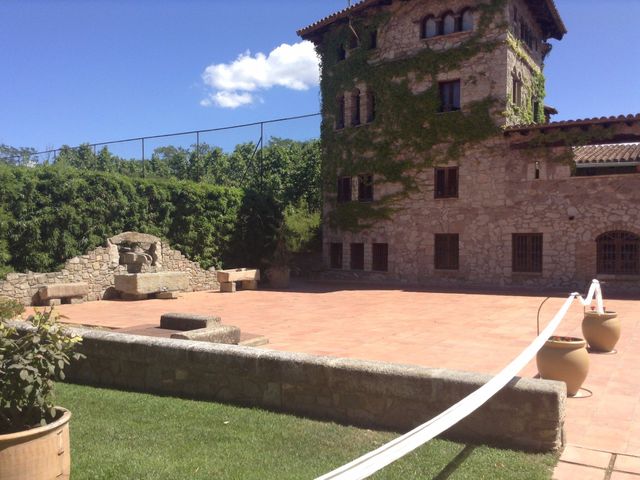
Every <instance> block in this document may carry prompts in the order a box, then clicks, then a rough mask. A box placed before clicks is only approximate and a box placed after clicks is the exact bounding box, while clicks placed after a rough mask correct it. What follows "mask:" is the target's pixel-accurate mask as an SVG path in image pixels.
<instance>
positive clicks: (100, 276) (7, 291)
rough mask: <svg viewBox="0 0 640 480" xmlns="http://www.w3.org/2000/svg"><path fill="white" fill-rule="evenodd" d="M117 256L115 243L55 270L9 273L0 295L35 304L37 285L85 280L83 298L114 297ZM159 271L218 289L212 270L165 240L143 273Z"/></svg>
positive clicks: (119, 270) (121, 269)
mask: <svg viewBox="0 0 640 480" xmlns="http://www.w3.org/2000/svg"><path fill="white" fill-rule="evenodd" d="M119 257H120V256H119V253H118V248H117V246H116V245H112V244H110V245H108V246H106V247H98V248H96V249H94V250H92V251H90V252H88V253H86V254H85V255H80V256H78V257H74V258H71V259H69V260H67V261H66V262H65V264H64V267H63V268H62V270H60V271H58V272H51V273H36V272H27V273H10V274H8V275H7V278H6V280H5V281H1V282H0V296H2V297H8V298H13V299H15V300H17V301H19V302H21V303H22V304H24V305H34V304H37V303H38V288H39V287H41V286H43V285H50V284H56V283H77V282H86V283H88V284H89V293H88V295H87V296H86V298H84V300H87V301H95V300H103V299H105V300H107V299H111V298H117V292H115V291H114V275H117V274H126V273H127V267H126V266H124V265H120V264H119V260H120V258H119ZM159 271H163V272H185V273H187V274H188V276H189V290H190V291H201V290H219V289H220V284H219V283H218V280H217V277H216V272H215V269H213V268H211V269H209V270H204V269H202V268H201V267H200V265H198V264H197V263H195V262H192V261H191V260H189V259H188V258H187V257H185V256H184V255H183V254H182V253H180V252H179V251H177V250H173V249H172V248H171V247H170V246H169V244H168V243H166V242H162V261H161V265H160V266H157V267H146V268H145V269H144V272H145V273H152V272H159Z"/></svg>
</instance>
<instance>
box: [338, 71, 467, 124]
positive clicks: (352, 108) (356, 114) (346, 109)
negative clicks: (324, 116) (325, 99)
mask: <svg viewBox="0 0 640 480" xmlns="http://www.w3.org/2000/svg"><path fill="white" fill-rule="evenodd" d="M438 89H439V93H440V107H439V109H438V111H440V112H457V111H459V110H460V109H461V89H460V80H452V81H447V82H439V83H438ZM336 102H337V105H336V120H335V128H336V130H342V129H343V128H345V126H350V127H357V126H358V125H362V124H363V123H365V124H368V123H371V122H373V121H374V120H375V119H376V96H375V94H374V93H373V92H372V91H371V90H367V91H366V92H364V93H363V92H361V91H360V90H359V89H355V90H353V91H351V92H349V93H347V94H345V95H340V96H339V97H338V98H337V99H336ZM363 107H364V108H363ZM363 120H364V122H363Z"/></svg>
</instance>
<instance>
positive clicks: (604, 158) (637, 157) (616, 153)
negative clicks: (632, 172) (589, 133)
mask: <svg viewBox="0 0 640 480" xmlns="http://www.w3.org/2000/svg"><path fill="white" fill-rule="evenodd" d="M573 153H574V155H575V157H574V160H575V162H576V163H577V164H582V165H585V164H597V163H607V164H610V163H639V162H640V143H620V144H616V145H586V146H583V147H574V148H573Z"/></svg>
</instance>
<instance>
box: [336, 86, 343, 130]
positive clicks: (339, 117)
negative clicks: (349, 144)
mask: <svg viewBox="0 0 640 480" xmlns="http://www.w3.org/2000/svg"><path fill="white" fill-rule="evenodd" d="M336 102H337V109H336V130H340V129H341V128H344V95H340V96H339V97H338V98H337V99H336Z"/></svg>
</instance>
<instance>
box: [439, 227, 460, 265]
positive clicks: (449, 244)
mask: <svg viewBox="0 0 640 480" xmlns="http://www.w3.org/2000/svg"><path fill="white" fill-rule="evenodd" d="M459 244H460V242H459V236H458V234H457V233H436V235H435V252H434V264H435V268H436V270H458V269H459V268H460V264H459V248H460V247H459Z"/></svg>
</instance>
